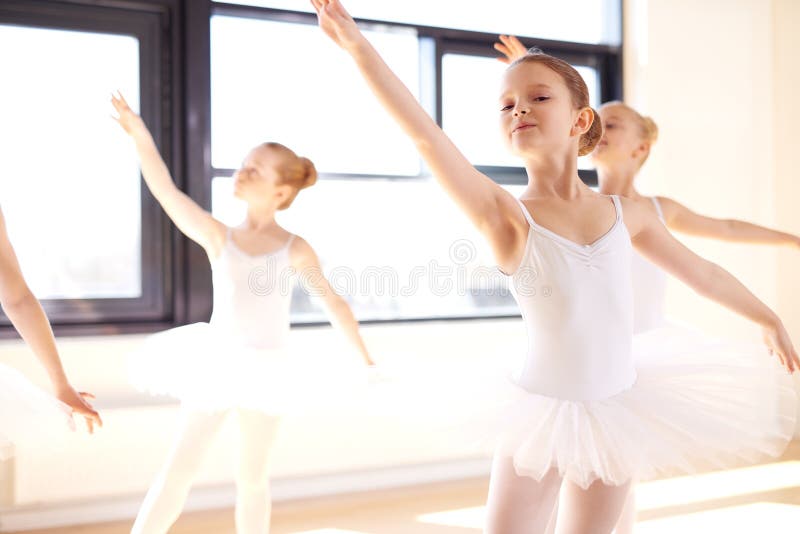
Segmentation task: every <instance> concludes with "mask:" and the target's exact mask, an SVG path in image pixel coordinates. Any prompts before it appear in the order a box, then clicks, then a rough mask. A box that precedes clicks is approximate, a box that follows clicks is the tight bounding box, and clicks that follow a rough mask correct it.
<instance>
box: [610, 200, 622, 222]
mask: <svg viewBox="0 0 800 534" xmlns="http://www.w3.org/2000/svg"><path fill="white" fill-rule="evenodd" d="M610 196H611V200H613V201H614V210H615V211H616V212H617V219H622V203H621V202H620V201H619V195H610Z"/></svg>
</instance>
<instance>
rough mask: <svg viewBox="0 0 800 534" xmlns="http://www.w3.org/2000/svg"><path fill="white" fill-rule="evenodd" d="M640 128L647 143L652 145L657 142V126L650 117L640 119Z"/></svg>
mask: <svg viewBox="0 0 800 534" xmlns="http://www.w3.org/2000/svg"><path fill="white" fill-rule="evenodd" d="M642 126H643V127H644V131H645V135H646V137H647V141H648V142H650V143H651V144H652V143H655V142H656V141H658V125H656V121H654V120H653V119H651V118H650V117H642Z"/></svg>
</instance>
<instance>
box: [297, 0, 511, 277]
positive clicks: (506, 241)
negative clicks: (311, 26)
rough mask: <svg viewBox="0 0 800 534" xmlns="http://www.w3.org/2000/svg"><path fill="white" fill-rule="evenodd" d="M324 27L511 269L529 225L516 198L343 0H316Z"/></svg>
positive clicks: (445, 187)
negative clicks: (458, 139)
mask: <svg viewBox="0 0 800 534" xmlns="http://www.w3.org/2000/svg"><path fill="white" fill-rule="evenodd" d="M312 3H313V4H314V7H315V9H316V11H317V15H318V17H319V25H320V27H321V28H322V30H323V31H324V32H325V33H326V34H327V35H328V36H329V37H330V38H331V39H332V40H333V41H334V42H335V43H336V44H338V45H339V46H340V47H342V48H343V49H344V50H345V51H346V52H348V53H349V54H350V56H351V57H352V58H353V60H354V61H355V63H356V65H357V67H358V69H359V71H360V72H361V75H362V76H363V77H364V79H365V80H366V82H367V84H368V85H369V87H370V89H371V90H372V92H373V93H374V94H375V96H376V97H377V98H378V100H379V101H380V103H381V104H382V105H383V107H384V108H385V109H386V111H387V112H388V113H389V114H390V115H391V116H392V118H393V119H394V120H395V122H397V124H398V125H399V126H400V127H401V128H402V129H403V131H404V132H405V133H406V135H408V137H409V138H411V140H412V141H413V142H414V144H415V145H416V148H417V151H418V152H419V153H420V155H421V156H422V158H423V159H424V160H425V162H426V163H427V164H428V166H429V167H430V169H431V171H432V172H433V175H434V177H435V178H436V180H437V182H438V183H439V184H440V185H441V186H442V188H444V190H445V192H446V193H447V194H448V195H449V196H450V197H451V198H452V199H453V201H455V203H456V204H457V205H458V207H459V208H460V209H461V210H462V211H463V212H464V213H465V214H466V215H467V217H469V219H470V220H471V221H472V223H473V224H474V225H475V227H476V228H477V229H478V231H480V232H481V234H483V235H484V237H486V238H487V240H488V241H489V244H490V245H491V246H492V248H493V251H494V254H495V257H496V258H497V260H498V263H499V264H500V266H501V267H509V271H510V270H513V267H514V266H513V265H511V264H512V263H513V261H514V257H515V256H516V255H518V254H515V253H516V252H519V251H518V250H517V248H521V246H520V243H522V242H523V241H524V236H525V235H526V234H527V224H526V223H525V220H524V217H523V215H522V213H521V212H520V209H519V207H518V206H517V205H516V202H515V201H514V199H513V197H512V196H511V195H510V194H509V193H508V192H507V191H506V190H504V189H503V188H502V187H500V186H499V185H497V184H496V183H495V182H494V181H492V180H491V179H490V178H489V177H487V176H486V175H484V174H482V173H480V172H478V170H477V169H475V167H473V166H472V165H471V164H470V163H469V161H468V160H467V159H466V158H465V157H464V155H463V154H462V153H461V152H460V151H459V150H458V148H456V146H455V145H454V144H453V143H452V141H451V140H450V139H449V138H448V137H447V136H446V135H445V133H444V132H443V131H442V129H441V128H439V126H438V125H437V124H436V122H435V121H434V120H433V119H431V117H430V116H429V115H428V113H427V112H426V111H425V109H424V108H423V107H422V106H421V105H420V104H419V102H417V100H416V99H415V98H414V95H413V94H411V92H410V91H409V90H408V88H406V86H405V85H403V82H402V81H400V79H399V78H398V77H397V76H396V75H395V74H394V73H393V72H392V71H391V69H390V68H389V67H388V66H387V65H386V63H385V62H384V61H383V59H382V58H381V57H380V55H379V54H378V52H377V51H376V50H375V48H373V47H372V45H371V44H370V43H369V41H367V39H366V38H365V37H364V36H363V35H362V34H361V32H360V31H359V29H358V27H357V26H356V24H355V22H354V21H353V19H352V18H351V17H350V15H349V14H348V13H347V11H345V9H344V7H342V4H341V2H340V1H339V0H312Z"/></svg>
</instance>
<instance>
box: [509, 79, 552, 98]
mask: <svg viewBox="0 0 800 534" xmlns="http://www.w3.org/2000/svg"><path fill="white" fill-rule="evenodd" d="M539 88H541V89H552V87H550V86H549V85H547V84H546V83H532V84H530V85H528V87H527V90H528V91H530V90H531V89H539ZM508 93H509V92H508V91H506V92H504V93H503V94H502V95H500V100H502V99H504V98H505V97H506V96H508Z"/></svg>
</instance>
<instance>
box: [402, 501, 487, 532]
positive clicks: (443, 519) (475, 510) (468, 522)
mask: <svg viewBox="0 0 800 534" xmlns="http://www.w3.org/2000/svg"><path fill="white" fill-rule="evenodd" d="M485 514H486V507H485V506H475V507H472V508H460V509H458V510H445V511H444V512H434V513H430V514H422V515H419V516H417V521H419V522H420V523H429V524H433V525H444V526H448V527H463V528H477V529H482V528H483V520H484V516H485Z"/></svg>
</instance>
